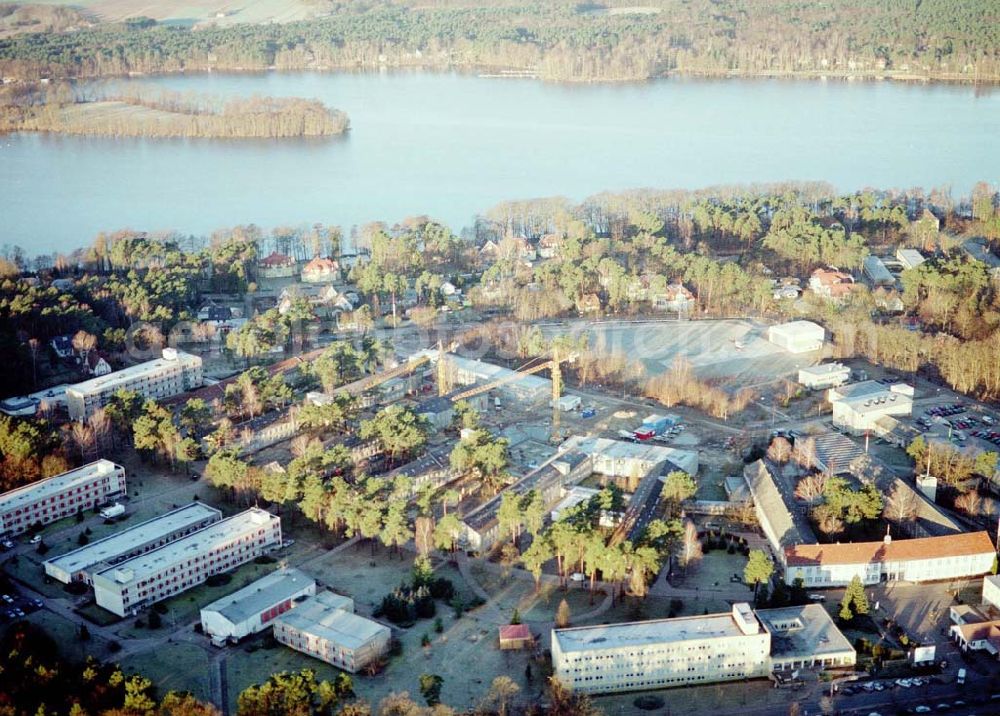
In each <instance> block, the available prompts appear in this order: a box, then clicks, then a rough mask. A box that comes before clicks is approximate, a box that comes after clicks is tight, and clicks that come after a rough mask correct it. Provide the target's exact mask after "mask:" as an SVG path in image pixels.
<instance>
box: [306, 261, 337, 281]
mask: <svg viewBox="0 0 1000 716" xmlns="http://www.w3.org/2000/svg"><path fill="white" fill-rule="evenodd" d="M302 280H303V281H309V282H310V283H329V282H330V281H337V280H340V264H339V263H337V262H336V261H334V260H333V259H327V258H322V257H320V256H317V257H316V258H314V259H313V260H312V261H310V262H309V263H307V264H306V265H305V266H303V267H302Z"/></svg>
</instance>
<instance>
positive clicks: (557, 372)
mask: <svg viewBox="0 0 1000 716" xmlns="http://www.w3.org/2000/svg"><path fill="white" fill-rule="evenodd" d="M442 355H443V354H442ZM575 360H576V354H575V353H571V354H570V355H568V356H566V357H562V356H560V354H559V349H558V347H553V348H552V357H551V358H549V359H548V360H542V361H541V362H534V361H531V362H529V363H526V364H525V365H524V366H522V367H520V368H518V369H517V370H515V371H513V372H512V373H508V374H507V375H505V376H504V377H503V378H499V379H497V380H494V381H492V382H490V383H484V384H483V385H476V386H473V387H471V388H468V389H466V390H462V391H459V392H458V393H453V394H452V395H451V396H450V397H451V399H452V401H459V400H465V399H466V398H472V397H474V396H476V395H482V394H483V393H487V392H489V391H491V390H494V389H495V388H499V387H500V386H502V385H506V384H507V383H512V382H514V381H516V380H519V379H520V378H522V377H524V376H526V375H533V374H534V373H540V372H541V371H543V370H548V371H550V372H551V376H552V409H553V413H552V427H553V431H555V430H558V428H559V418H560V416H559V414H560V412H561V411H560V410H559V398H561V397H562V387H563V380H562V366H561V364H562V363H563V361H568V362H570V363H572V362H573V361H575ZM440 362H441V361H439V366H440ZM439 384H440V381H439Z"/></svg>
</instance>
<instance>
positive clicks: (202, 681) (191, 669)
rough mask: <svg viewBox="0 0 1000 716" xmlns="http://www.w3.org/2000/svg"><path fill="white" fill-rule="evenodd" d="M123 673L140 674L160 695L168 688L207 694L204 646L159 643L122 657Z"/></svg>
mask: <svg viewBox="0 0 1000 716" xmlns="http://www.w3.org/2000/svg"><path fill="white" fill-rule="evenodd" d="M121 665H122V669H123V670H124V671H125V673H126V674H130V673H133V672H135V673H140V674H142V675H143V676H145V677H147V678H148V679H150V680H152V682H153V683H154V684H155V685H156V689H157V692H158V693H159V694H160V695H161V696H162V695H163V694H165V693H167V692H168V691H190V692H191V693H192V694H194V695H195V697H197V698H199V699H204V700H208V699H209V698H210V697H211V695H212V694H211V687H210V685H209V680H210V678H211V677H210V673H211V668H212V667H211V664H210V663H209V660H208V654H207V653H206V652H205V650H204V649H202V648H200V647H198V646H195V645H194V644H169V643H168V644H163V645H162V646H159V647H157V648H156V649H155V650H154V651H146V652H143V653H141V654H136V655H134V656H128V657H125V658H124V659H122V662H121Z"/></svg>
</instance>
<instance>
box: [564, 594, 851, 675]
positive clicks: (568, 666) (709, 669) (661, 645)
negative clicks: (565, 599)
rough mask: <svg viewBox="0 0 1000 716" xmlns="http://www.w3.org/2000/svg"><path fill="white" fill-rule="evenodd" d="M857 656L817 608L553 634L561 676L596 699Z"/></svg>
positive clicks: (740, 606)
mask: <svg viewBox="0 0 1000 716" xmlns="http://www.w3.org/2000/svg"><path fill="white" fill-rule="evenodd" d="M856 659H857V654H856V652H855V650H854V648H853V647H852V646H851V643H850V642H849V641H848V640H847V638H845V637H844V635H843V634H842V633H841V632H840V630H839V629H837V626H836V625H835V624H834V623H833V620H832V619H831V618H830V615H829V614H827V612H826V610H825V609H824V608H823V607H821V606H820V605H818V604H810V605H807V606H803V607H784V608H780V609H761V610H757V611H754V610H753V609H751V608H750V605H749V604H746V603H737V604H734V605H733V608H732V611H731V612H723V613H720V614H706V615H705V616H691V617H680V618H676V619H657V620H653V621H645V622H630V623H625V624H602V625H599V626H588V627H577V628H571V629H554V630H553V631H552V665H553V668H554V670H555V676H556V678H558V679H559V681H560V682H562V684H563V685H564V686H565V687H567V688H569V689H572V690H574V691H580V692H584V693H589V694H601V693H614V692H619V691H642V690H650V689H664V688H670V687H673V686H686V685H690V684H710V683H714V682H719V681H733V680H744V679H752V678H760V677H764V676H767V675H768V674H769V673H771V672H780V671H786V670H789V669H799V668H840V667H849V666H853V665H854V663H855V661H856Z"/></svg>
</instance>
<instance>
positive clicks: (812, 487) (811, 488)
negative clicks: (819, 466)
mask: <svg viewBox="0 0 1000 716" xmlns="http://www.w3.org/2000/svg"><path fill="white" fill-rule="evenodd" d="M825 486H826V476H825V475H821V474H820V473H815V474H813V475H806V476H805V477H803V478H802V479H801V480H799V484H797V485H796V486H795V497H796V498H797V499H799V500H802V501H803V502H808V503H809V504H810V505H811V504H814V503H816V502H819V500H820V498H822V497H823V488H824V487H825Z"/></svg>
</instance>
